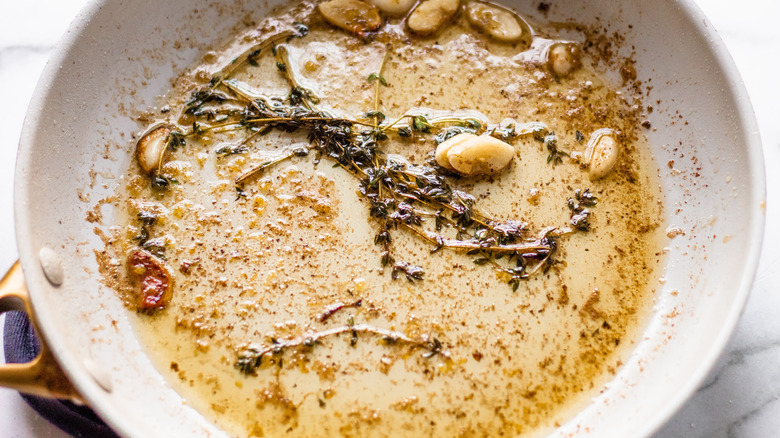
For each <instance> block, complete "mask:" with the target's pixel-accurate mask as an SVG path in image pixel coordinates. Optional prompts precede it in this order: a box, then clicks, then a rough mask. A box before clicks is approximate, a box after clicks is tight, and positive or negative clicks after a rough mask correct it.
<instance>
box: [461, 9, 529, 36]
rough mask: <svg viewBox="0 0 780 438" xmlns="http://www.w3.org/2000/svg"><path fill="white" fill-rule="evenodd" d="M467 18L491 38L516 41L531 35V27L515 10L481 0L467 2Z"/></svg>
mask: <svg viewBox="0 0 780 438" xmlns="http://www.w3.org/2000/svg"><path fill="white" fill-rule="evenodd" d="M466 18H467V19H468V21H469V23H471V25H472V26H474V27H475V28H477V29H478V30H479V31H480V32H483V33H485V34H487V35H489V36H490V37H491V38H493V39H495V40H497V41H501V42H504V43H516V42H518V41H520V40H521V39H523V37H526V36H528V37H530V28H529V27H528V25H527V24H526V23H525V21H523V19H522V18H520V17H519V16H517V14H515V13H514V12H512V11H510V10H508V9H504V8H502V7H499V6H494V5H491V4H488V3H483V2H480V1H470V2H468V4H466Z"/></svg>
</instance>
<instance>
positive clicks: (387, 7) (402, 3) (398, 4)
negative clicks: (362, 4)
mask: <svg viewBox="0 0 780 438" xmlns="http://www.w3.org/2000/svg"><path fill="white" fill-rule="evenodd" d="M367 1H368V2H369V3H371V4H372V5H374V6H376V7H377V8H379V10H380V11H382V12H383V13H385V14H387V15H390V16H393V17H399V16H403V15H406V13H407V12H409V9H412V6H414V4H415V3H417V0H367Z"/></svg>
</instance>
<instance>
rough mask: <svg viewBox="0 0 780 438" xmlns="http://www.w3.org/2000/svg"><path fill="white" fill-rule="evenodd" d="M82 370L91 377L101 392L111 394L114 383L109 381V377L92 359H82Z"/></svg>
mask: <svg viewBox="0 0 780 438" xmlns="http://www.w3.org/2000/svg"><path fill="white" fill-rule="evenodd" d="M84 368H85V369H86V370H87V373H89V375H90V376H91V377H92V379H93V380H94V381H95V383H97V384H98V386H100V387H101V388H103V391H106V392H111V391H113V390H114V382H113V380H111V376H110V375H109V374H108V373H107V372H106V371H105V370H104V369H103V368H101V367H100V366H98V364H97V363H96V362H95V361H94V360H92V359H89V358H87V359H84Z"/></svg>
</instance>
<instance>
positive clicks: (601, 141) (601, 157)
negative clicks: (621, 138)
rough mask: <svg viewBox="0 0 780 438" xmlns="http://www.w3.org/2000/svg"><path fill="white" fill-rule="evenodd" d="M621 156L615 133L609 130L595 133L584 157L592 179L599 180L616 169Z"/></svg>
mask: <svg viewBox="0 0 780 438" xmlns="http://www.w3.org/2000/svg"><path fill="white" fill-rule="evenodd" d="M619 155H620V144H619V143H618V141H617V133H616V132H615V131H613V130H612V129H608V128H602V129H598V130H596V131H594V132H593V134H591V137H590V140H588V146H587V148H586V149H585V156H584V159H585V163H587V165H588V175H589V176H590V179H591V180H597V179H600V178H603V177H605V176H607V174H609V173H610V172H611V171H612V169H614V168H615V164H617V160H618V156H619Z"/></svg>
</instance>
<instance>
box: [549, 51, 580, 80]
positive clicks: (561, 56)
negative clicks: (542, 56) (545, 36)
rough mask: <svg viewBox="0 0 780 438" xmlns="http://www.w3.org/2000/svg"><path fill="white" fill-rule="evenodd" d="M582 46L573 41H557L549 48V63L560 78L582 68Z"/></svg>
mask: <svg viewBox="0 0 780 438" xmlns="http://www.w3.org/2000/svg"><path fill="white" fill-rule="evenodd" d="M580 57H581V53H580V48H579V46H577V45H576V44H573V43H555V44H553V45H551V46H550V47H548V48H547V65H549V66H550V70H552V72H553V73H554V74H555V76H558V77H560V78H563V77H566V76H569V74H571V73H572V72H574V71H575V70H577V69H578V68H580V66H581V65H582V62H581V61H580Z"/></svg>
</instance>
